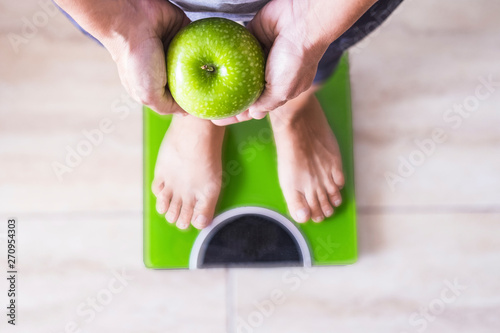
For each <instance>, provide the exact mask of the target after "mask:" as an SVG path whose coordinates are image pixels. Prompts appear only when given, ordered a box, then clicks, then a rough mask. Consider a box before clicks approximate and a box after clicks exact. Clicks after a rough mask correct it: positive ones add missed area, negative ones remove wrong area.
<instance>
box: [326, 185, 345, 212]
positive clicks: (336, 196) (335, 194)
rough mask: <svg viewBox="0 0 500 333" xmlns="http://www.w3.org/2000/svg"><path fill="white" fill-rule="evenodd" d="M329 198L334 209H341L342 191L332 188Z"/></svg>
mask: <svg viewBox="0 0 500 333" xmlns="http://www.w3.org/2000/svg"><path fill="white" fill-rule="evenodd" d="M328 198H329V199H330V203H331V204H332V205H333V207H339V206H340V204H341V203H342V196H341V195H340V190H339V188H338V187H337V186H332V189H331V190H329V191H328Z"/></svg>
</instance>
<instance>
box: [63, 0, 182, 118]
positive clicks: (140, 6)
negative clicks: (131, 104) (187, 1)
mask: <svg viewBox="0 0 500 333" xmlns="http://www.w3.org/2000/svg"><path fill="white" fill-rule="evenodd" d="M57 2H58V4H59V5H60V6H61V7H62V8H63V9H64V10H66V11H67V12H68V13H69V14H70V15H71V16H72V17H73V18H74V19H75V20H76V21H77V22H78V23H79V24H80V25H81V26H82V27H83V28H84V29H85V30H87V31H88V32H89V33H91V34H92V35H93V36H94V37H96V38H97V39H98V40H99V41H100V42H101V43H102V44H103V45H104V46H105V47H106V49H107V50H108V51H109V52H110V53H111V56H112V58H113V60H114V61H115V62H116V64H117V66H118V73H119V76H120V80H121V82H122V84H123V86H124V87H125V89H126V90H127V92H128V93H129V94H130V95H131V96H132V97H133V98H134V99H135V100H136V101H137V102H139V103H142V104H144V105H147V106H149V107H150V108H151V109H153V110H155V111H156V112H158V113H159V114H171V113H180V114H186V113H185V111H184V110H182V109H181V107H180V106H179V105H178V104H177V103H176V102H175V101H174V99H173V98H172V95H171V94H170V92H169V91H168V87H167V72H166V63H165V51H166V50H167V48H168V45H169V43H170V41H171V40H172V38H173V37H174V36H175V34H176V33H177V32H178V31H179V30H180V29H181V28H182V27H184V26H185V25H187V24H188V23H189V19H188V18H187V17H186V15H185V14H184V12H183V11H182V10H180V9H179V8H178V7H176V6H174V5H172V4H171V3H170V2H168V1H165V0H115V1H110V0H100V1H95V0H93V1H89V0H57Z"/></svg>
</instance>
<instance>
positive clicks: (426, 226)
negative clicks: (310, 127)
mask: <svg viewBox="0 0 500 333" xmlns="http://www.w3.org/2000/svg"><path fill="white" fill-rule="evenodd" d="M0 9H1V10H0V35H1V36H2V38H0V63H1V64H2V65H1V66H0V218H1V219H2V220H5V218H6V217H7V216H17V217H18V218H19V220H20V230H19V232H20V239H21V240H22V243H21V244H20V251H21V252H20V260H21V261H20V262H21V263H20V265H21V266H20V272H21V280H20V282H19V283H20V285H19V286H20V289H21V290H22V293H21V294H20V296H19V297H20V303H19V304H20V307H21V308H20V309H19V311H20V317H19V321H20V327H18V328H19V329H20V330H21V331H22V332H37V333H38V332H41V333H44V332H51V333H54V332H64V330H65V325H68V323H70V322H72V321H74V322H75V323H76V325H77V327H78V328H80V329H82V332H93V333H99V332H108V331H112V332H114V331H119V332H124V333H128V332H131V333H132V332H140V333H144V332H151V333H157V332H163V331H175V332H193V331H204V332H271V331H273V332H275V331H287V332H288V331H289V332H304V331H306V330H307V331H314V332H331V331H334V330H336V331H350V332H356V331H359V332H366V331H370V332H388V331H389V332H399V333H401V332H424V331H425V332H440V333H442V332H457V331H467V332H472V331H473V332H498V327H500V320H499V316H498V313H500V297H499V296H498V291H499V290H500V282H499V281H500V266H499V265H498V263H499V260H500V246H499V245H498V239H499V238H500V215H499V213H500V190H499V189H500V158H499V156H500V154H499V153H500V132H499V131H498V128H499V125H500V112H499V109H500V86H499V85H498V84H496V85H495V86H494V87H493V90H492V92H491V94H490V96H488V98H486V99H484V100H482V101H480V103H479V105H478V107H477V109H476V110H475V111H473V112H471V115H470V116H469V117H468V118H463V119H462V123H461V124H460V125H459V126H457V128H453V127H452V125H453V123H452V122H446V121H445V120H444V118H443V117H444V116H445V115H446V114H447V112H448V111H447V110H449V109H450V108H452V107H453V106H454V105H455V104H461V103H464V102H467V101H470V100H471V96H474V94H475V89H476V87H477V86H478V85H479V84H481V82H480V81H479V77H488V76H489V75H492V77H493V80H494V81H496V82H498V81H500V63H499V62H498V54H499V52H500V43H498V36H499V34H500V21H498V15H497V14H498V12H499V11H500V4H499V3H497V2H493V1H487V0H481V1H477V0H476V1H472V0H460V1H452V0H443V1H440V2H439V3H436V2H435V1H431V0H421V1H407V2H406V3H404V4H403V5H402V6H401V7H400V8H399V9H398V10H397V12H396V13H395V15H394V16H393V17H392V18H391V19H390V21H388V22H387V23H386V24H384V26H383V27H382V28H380V30H379V31H378V32H377V33H376V34H375V35H373V36H371V37H370V38H369V39H368V40H366V41H364V42H363V43H362V44H361V45H360V46H359V47H357V48H356V49H354V50H353V51H352V52H351V60H352V73H351V75H352V85H353V107H354V120H355V124H354V125H355V158H356V186H357V188H356V191H357V200H358V203H359V211H360V214H359V223H358V226H359V241H360V253H361V258H360V260H359V262H358V263H357V264H355V265H352V266H346V267H334V268H321V269H315V270H312V271H304V270H290V269H272V270H231V271H225V270H213V271H207V272H187V271H184V272H174V271H150V270H146V269H145V268H144V267H143V265H142V259H141V254H142V250H141V246H142V231H141V210H142V199H141V198H142V196H141V187H142V150H141V140H142V137H141V132H142V129H141V114H140V107H139V106H138V105H136V104H130V105H129V102H128V101H127V100H123V99H122V95H123V94H124V90H123V89H122V88H121V86H120V83H119V79H118V75H117V73H116V70H115V67H114V64H113V62H112V61H111V59H110V58H109V56H108V55H107V53H106V52H105V50H103V49H102V48H100V47H99V46H97V45H95V44H94V43H93V42H92V41H90V40H88V39H87V38H85V37H84V36H82V35H81V34H80V33H79V32H78V31H76V30H75V29H74V28H73V27H72V26H71V24H69V23H68V22H67V20H66V19H65V18H64V17H63V16H62V15H61V14H55V15H54V16H51V17H50V18H49V20H48V22H47V24H46V25H45V26H43V27H41V28H39V29H38V31H37V32H36V33H35V34H34V37H33V38H31V39H30V40H29V41H28V42H27V43H26V44H22V45H20V46H19V52H18V53H15V52H14V50H13V48H12V47H11V45H10V43H9V41H8V39H7V38H6V37H7V36H8V34H9V33H12V32H14V33H20V31H21V29H22V24H23V21H22V18H23V17H26V18H28V19H29V18H31V17H32V16H33V15H34V14H36V13H37V12H38V11H39V10H40V6H39V4H38V2H37V1H35V0H29V1H22V2H12V1H6V0H0ZM117 106H119V107H125V109H126V110H128V111H129V114H128V115H127V116H126V117H125V118H124V119H121V118H120V117H119V114H117V113H116V112H114V111H115V110H116V107H117ZM103 118H109V119H110V120H111V121H112V123H113V125H114V128H113V130H112V131H111V132H110V133H108V134H106V136H105V137H104V140H103V142H102V144H100V145H98V146H96V147H95V148H94V149H93V152H92V153H91V154H90V155H89V156H88V157H85V158H84V159H83V161H82V162H81V164H80V165H79V166H78V167H75V168H74V170H73V172H72V173H69V174H65V175H64V176H63V180H62V181H59V180H58V179H57V177H56V175H55V173H54V172H53V170H52V168H51V163H53V162H54V161H63V159H64V158H65V156H66V149H67V146H69V147H70V148H71V147H73V148H74V147H75V146H76V145H77V144H78V143H79V142H80V140H81V139H82V138H84V134H83V132H82V131H85V130H87V131H88V130H92V129H95V128H97V126H99V123H100V122H101V121H102V119H103ZM437 127H439V128H443V130H444V131H445V133H446V135H447V139H446V140H445V142H442V143H439V144H437V145H436V147H435V150H434V151H433V152H432V153H431V154H429V156H426V157H425V161H424V162H423V163H422V165H419V166H417V167H416V168H415V170H414V172H413V173H412V174H411V175H410V176H408V177H406V178H404V180H403V181H401V182H399V183H397V184H395V187H394V189H393V190H391V187H390V186H389V185H388V183H387V181H386V179H385V173H386V172H397V169H398V167H399V163H400V156H401V157H403V158H404V159H408V158H409V157H410V155H412V154H413V156H416V155H415V154H417V153H416V149H417V148H418V146H417V145H416V144H415V140H419V141H422V140H426V139H428V138H431V136H432V131H433V130H434V129H435V128H437ZM1 232H3V231H1ZM1 232H0V233H1ZM0 242H1V243H2V244H3V245H2V247H4V245H5V244H4V240H3V239H2V240H1V241H0ZM3 265H4V261H3V260H2V271H3V270H4V266H3ZM122 269H125V270H126V274H128V275H131V276H133V280H130V281H127V282H125V283H126V286H125V287H124V288H123V290H122V291H120V292H116V293H114V294H112V299H111V300H110V302H109V304H107V305H105V306H104V307H103V309H102V310H101V309H99V311H96V310H94V311H90V312H89V309H90V307H89V306H90V305H89V303H88V302H89V300H88V297H91V298H92V297H97V296H98V295H101V296H102V295H107V293H108V290H109V286H108V285H109V283H111V282H113V281H114V279H115V277H114V275H113V274H114V273H115V274H117V272H121V271H122ZM455 279H458V281H459V283H460V284H463V285H465V286H466V287H467V288H466V289H465V290H458V291H456V292H457V294H458V296H456V297H455V298H454V299H453V300H451V298H453V297H452V296H453V295H452V294H450V291H449V290H448V289H449V287H448V286H447V284H446V283H447V282H445V281H449V282H450V283H453V282H454V281H455ZM0 281H2V282H0V288H1V290H2V295H3V294H4V292H3V290H5V287H6V284H5V281H4V279H3V278H2V279H1V280H0ZM116 283H118V282H116ZM115 286H116V285H115ZM280 293H281V294H282V297H281V298H278V299H276V295H280ZM108 294H109V293H108ZM442 295H445V298H446V296H448V298H446V300H447V302H446V303H445V302H444V301H440V298H441V297H442ZM3 297H5V296H2V299H3ZM272 300H274V301H272ZM2 303H4V302H3V301H2ZM441 305H444V307H443V308H440V306H441ZM429 306H431V307H434V308H435V311H437V312H440V310H442V313H440V314H439V315H436V316H435V318H434V317H427V318H428V319H423V318H425V317H422V316H421V315H420V314H419V313H418V312H419V311H421V309H425V308H426V307H429ZM79 308H80V310H81V311H84V312H83V313H77V310H78V309H79ZM85 310H87V312H85ZM90 313H93V314H95V318H93V319H91V320H89V318H90V316H91V314H90ZM69 325H71V324H69ZM4 326H5V321H4V320H3V319H2V321H0V327H1V331H2V332H4V330H5V328H4ZM11 331H12V332H13V331H15V330H14V329H12V328H11V327H8V328H7V330H6V332H11Z"/></svg>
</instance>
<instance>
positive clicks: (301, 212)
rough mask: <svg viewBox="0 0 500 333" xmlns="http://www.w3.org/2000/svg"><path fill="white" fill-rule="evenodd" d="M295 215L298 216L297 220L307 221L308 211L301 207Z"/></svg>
mask: <svg viewBox="0 0 500 333" xmlns="http://www.w3.org/2000/svg"><path fill="white" fill-rule="evenodd" d="M295 216H296V217H297V222H305V221H306V219H307V212H306V210H305V209H299V210H298V211H296V212H295Z"/></svg>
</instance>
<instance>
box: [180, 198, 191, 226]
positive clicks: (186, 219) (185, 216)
mask: <svg viewBox="0 0 500 333" xmlns="http://www.w3.org/2000/svg"><path fill="white" fill-rule="evenodd" d="M193 208H194V200H193V199H191V198H187V199H186V198H185V199H184V200H182V209H181V213H180V214H179V218H178V219H177V223H176V226H177V227H178V228H179V229H187V228H188V227H189V225H190V224H191V217H193Z"/></svg>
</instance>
